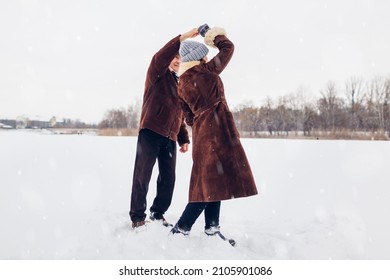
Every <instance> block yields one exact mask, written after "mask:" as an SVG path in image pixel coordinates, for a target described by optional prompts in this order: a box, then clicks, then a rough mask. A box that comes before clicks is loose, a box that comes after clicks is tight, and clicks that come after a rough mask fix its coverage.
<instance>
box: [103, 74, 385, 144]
mask: <svg viewBox="0 0 390 280" xmlns="http://www.w3.org/2000/svg"><path fill="white" fill-rule="evenodd" d="M319 93H320V95H319V98H317V99H315V98H314V97H313V94H311V93H310V92H308V90H306V89H305V88H303V87H301V88H299V89H297V90H296V91H295V92H293V93H291V94H288V95H285V96H281V97H278V98H275V99H273V98H271V97H268V98H266V100H264V102H263V104H262V105H260V106H256V105H254V104H253V103H251V102H249V103H245V104H241V105H239V106H237V107H236V108H233V109H232V113H233V115H234V119H235V121H236V125H237V128H238V130H239V131H240V133H241V135H242V136H244V137H280V136H283V137H286V136H289V137H293V136H299V137H301V136H303V137H316V136H327V137H331V138H357V137H358V135H369V137H371V138H372V135H380V136H379V138H378V139H387V137H389V136H390V135H389V134H390V104H389V103H390V76H387V77H385V76H376V77H374V78H373V79H371V80H367V81H365V80H363V79H362V78H359V77H351V78H350V79H349V80H348V81H346V82H345V83H344V84H343V85H337V84H336V83H335V82H333V81H329V82H328V83H327V84H326V86H325V87H324V88H323V89H321V90H320V92H319ZM140 109H141V104H140V102H136V104H134V105H131V106H129V107H128V108H127V109H125V108H121V109H113V110H109V111H107V113H106V114H105V117H104V119H103V121H102V122H101V123H100V124H99V125H98V127H99V129H127V130H129V131H132V132H135V133H136V131H137V128H138V124H139V114H140ZM129 135H131V133H130V134H129Z"/></svg>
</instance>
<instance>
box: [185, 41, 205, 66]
mask: <svg viewBox="0 0 390 280" xmlns="http://www.w3.org/2000/svg"><path fill="white" fill-rule="evenodd" d="M208 53H209V49H208V48H207V46H206V45H205V44H202V43H199V42H196V41H183V42H181V44H180V49H179V54H180V56H181V61H182V62H188V61H197V60H201V59H202V58H204V57H205V56H206V55H207V54H208Z"/></svg>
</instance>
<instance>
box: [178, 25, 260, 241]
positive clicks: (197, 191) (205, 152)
mask: <svg viewBox="0 0 390 280" xmlns="http://www.w3.org/2000/svg"><path fill="white" fill-rule="evenodd" d="M198 31H199V33H200V35H202V36H203V37H204V41H205V43H206V44H207V45H209V46H212V47H216V48H218V49H219V53H218V54H217V55H216V56H215V57H214V58H213V59H211V60H210V61H209V62H207V54H208V48H207V46H205V45H204V44H202V43H198V42H195V41H188V40H185V41H182V42H181V44H180V50H179V53H180V56H181V61H182V63H181V65H180V69H179V76H180V78H179V87H178V93H179V97H180V99H181V100H182V107H183V111H184V114H185V117H186V122H187V124H188V125H190V126H192V140H193V154H192V157H193V167H192V172H191V180H190V190H189V203H188V204H187V206H186V208H185V210H184V212H183V214H182V215H181V217H180V219H179V221H178V222H177V224H176V225H175V226H174V228H173V229H172V230H171V232H172V233H173V234H175V233H182V234H184V235H188V234H189V232H190V230H191V227H192V226H193V224H194V223H195V221H196V219H197V218H198V217H199V215H200V214H201V213H202V211H203V210H204V214H205V222H206V225H205V233H206V234H207V235H215V234H218V235H220V232H219V214H220V206H221V200H228V199H233V198H239V197H247V196H252V195H255V194H257V189H256V185H255V181H254V179H253V175H252V172H251V169H250V166H249V163H248V160H247V158H246V155H245V152H244V150H243V148H242V146H241V143H240V140H239V133H238V131H237V128H236V126H235V123H234V120H233V116H232V113H231V112H230V110H229V107H228V105H227V103H226V99H225V93H224V87H223V83H222V80H221V78H220V77H219V74H220V73H221V72H222V71H223V69H224V68H225V67H226V66H227V64H228V63H229V61H230V59H231V57H232V55H233V51H234V45H233V43H232V42H231V41H230V40H229V39H228V38H227V37H226V34H225V31H224V30H223V29H222V28H212V29H210V28H209V27H208V26H207V24H205V25H202V26H201V27H199V29H198Z"/></svg>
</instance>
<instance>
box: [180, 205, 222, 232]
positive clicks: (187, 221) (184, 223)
mask: <svg viewBox="0 0 390 280" xmlns="http://www.w3.org/2000/svg"><path fill="white" fill-rule="evenodd" d="M220 209H221V201H214V202H189V203H188V204H187V206H186V208H185V209H184V212H183V214H182V215H181V217H180V219H179V221H178V222H177V224H178V226H179V227H180V228H181V229H184V230H186V231H190V230H191V228H192V226H193V224H194V223H195V221H196V219H198V217H199V216H200V214H201V213H202V211H203V210H204V218H205V223H206V225H205V229H209V228H210V227H214V226H219V212H220Z"/></svg>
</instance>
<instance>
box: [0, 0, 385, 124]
mask: <svg viewBox="0 0 390 280" xmlns="http://www.w3.org/2000/svg"><path fill="white" fill-rule="evenodd" d="M389 11H390V1H388V0H330V1H313V0H311V1H310V0H306V1H304V0H298V1H297V0H296V1H288V0H276V1H263V0H246V1H245V0H239V1H237V0H236V1H232V0H230V1H227V0H217V1H216V0H212V1H211V0H207V1H206V0H197V1H194V0H180V1H179V0H164V1H163V0H161V1H157V0H143V1H130V0H105V1H103V0H1V1H0V118H2V117H8V118H14V117H16V116H19V115H23V114H26V115H29V116H35V115H40V116H44V117H51V116H53V115H56V116H60V117H67V118H73V119H76V118H78V119H81V120H82V121H86V122H99V121H100V120H101V119H102V117H103V115H104V113H105V112H106V111H107V110H108V109H112V108H119V107H127V106H128V105H129V104H132V103H134V102H136V100H137V99H138V100H142V95H143V86H144V79H145V73H146V69H147V67H148V65H149V62H150V59H151V57H152V56H153V54H154V53H155V52H156V51H157V50H158V49H159V48H161V47H162V46H163V44H165V43H166V42H167V41H168V40H170V39H171V38H173V37H174V36H176V35H178V34H181V33H184V32H186V31H188V30H190V29H191V28H193V27H198V26H199V25H201V24H203V23H208V24H209V25H210V26H221V27H224V28H225V29H226V31H227V33H228V37H229V38H230V39H231V40H232V41H233V42H234V44H235V47H236V48H235V54H234V56H233V59H232V61H231V63H230V64H229V66H228V67H227V68H226V70H225V71H224V72H223V73H222V79H223V81H224V84H225V90H226V96H227V100H228V102H229V103H230V104H231V106H232V107H233V106H235V105H237V104H240V103H243V102H248V101H250V100H252V101H253V102H254V103H255V104H261V103H262V102H263V100H264V99H265V98H266V97H267V96H270V97H272V98H276V97H278V96H282V95H286V94H289V93H292V92H294V91H296V90H297V89H298V88H299V87H304V88H305V89H306V92H307V93H310V94H311V95H312V96H314V97H315V98H317V97H319V91H320V90H321V89H322V88H324V87H325V85H326V83H327V82H328V81H330V80H332V81H335V82H337V83H338V84H339V85H340V88H341V89H342V85H343V83H344V82H345V80H347V79H348V78H350V77H352V76H361V77H363V78H364V79H366V80H369V79H372V78H373V77H374V76H375V75H388V74H389V73H390V51H389V50H390V36H389V32H390V31H389V30H390V16H389ZM199 40H200V38H199ZM214 54H215V52H211V56H213V55H214ZM341 89H340V91H341Z"/></svg>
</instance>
